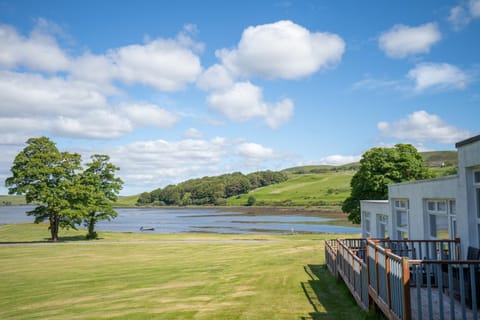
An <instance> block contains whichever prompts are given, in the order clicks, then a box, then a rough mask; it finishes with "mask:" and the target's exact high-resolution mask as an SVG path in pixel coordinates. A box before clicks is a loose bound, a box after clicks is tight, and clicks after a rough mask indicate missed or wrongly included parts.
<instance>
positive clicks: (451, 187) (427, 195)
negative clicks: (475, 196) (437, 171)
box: [388, 176, 458, 239]
mask: <svg viewBox="0 0 480 320" xmlns="http://www.w3.org/2000/svg"><path fill="white" fill-rule="evenodd" d="M456 193H457V176H448V177H442V178H437V179H430V180H420V181H414V182H404V183H398V184H392V185H389V186H388V198H389V200H390V201H389V203H390V208H389V212H390V216H391V219H389V222H390V224H391V225H390V227H391V228H392V229H393V232H392V233H391V238H392V239H396V237H397V233H396V232H395V229H396V226H395V216H394V212H395V209H394V203H395V200H408V206H409V210H408V237H409V238H410V239H429V225H428V217H427V216H426V215H425V200H426V199H435V200H455V198H456ZM457 211H458V210H457Z"/></svg>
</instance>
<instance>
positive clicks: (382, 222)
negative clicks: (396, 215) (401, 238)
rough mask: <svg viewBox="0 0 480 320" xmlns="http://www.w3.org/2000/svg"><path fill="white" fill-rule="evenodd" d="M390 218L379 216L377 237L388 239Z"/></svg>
mask: <svg viewBox="0 0 480 320" xmlns="http://www.w3.org/2000/svg"><path fill="white" fill-rule="evenodd" d="M387 226H388V216H387V215H384V214H377V237H379V238H388V227H387Z"/></svg>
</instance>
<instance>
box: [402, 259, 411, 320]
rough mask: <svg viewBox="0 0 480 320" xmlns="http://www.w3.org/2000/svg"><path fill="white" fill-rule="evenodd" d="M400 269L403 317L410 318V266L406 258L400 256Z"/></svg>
mask: <svg viewBox="0 0 480 320" xmlns="http://www.w3.org/2000/svg"><path fill="white" fill-rule="evenodd" d="M402 270H403V272H402V280H403V283H402V287H403V288H402V300H403V319H404V320H410V319H411V318H412V307H411V302H410V267H409V265H408V258H405V257H402Z"/></svg>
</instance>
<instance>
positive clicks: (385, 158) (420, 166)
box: [342, 144, 432, 223]
mask: <svg viewBox="0 0 480 320" xmlns="http://www.w3.org/2000/svg"><path fill="white" fill-rule="evenodd" d="M430 177H432V174H431V173H430V172H429V170H428V168H427V167H426V165H425V163H424V160H423V158H422V156H421V155H420V154H419V153H418V151H417V149H416V148H415V147H414V146H412V145H410V144H397V145H395V147H393V148H372V149H370V150H368V151H367V152H365V153H364V154H363V156H362V159H361V160H360V167H359V170H358V171H357V172H356V173H355V175H354V176H353V177H352V180H351V182H350V186H351V188H352V190H351V194H350V196H349V197H348V198H347V199H346V200H345V201H344V203H343V206H342V210H343V212H346V213H348V214H349V219H350V220H351V221H352V222H354V223H360V219H361V216H360V200H386V199H388V185H389V184H391V183H398V182H402V181H412V180H420V179H426V178H430Z"/></svg>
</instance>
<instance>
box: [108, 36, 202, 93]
mask: <svg viewBox="0 0 480 320" xmlns="http://www.w3.org/2000/svg"><path fill="white" fill-rule="evenodd" d="M108 57H109V58H110V59H111V60H112V62H113V63H115V65H116V66H117V68H118V70H117V74H118V77H119V79H121V80H123V81H125V82H127V83H142V84H145V85H149V86H152V87H154V88H156V89H159V90H162V91H177V90H180V89H182V88H183V87H184V86H185V85H186V84H187V83H189V82H194V81H195V79H196V78H197V76H198V75H199V74H200V72H201V70H202V67H201V64H200V59H199V58H198V56H197V55H195V54H194V53H193V52H192V51H191V50H190V49H189V48H188V47H184V46H183V45H182V44H181V43H178V42H177V41H175V40H164V39H157V40H154V41H152V42H150V43H147V44H145V45H130V46H126V47H122V48H119V49H116V50H112V51H110V52H109V54H108Z"/></svg>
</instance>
